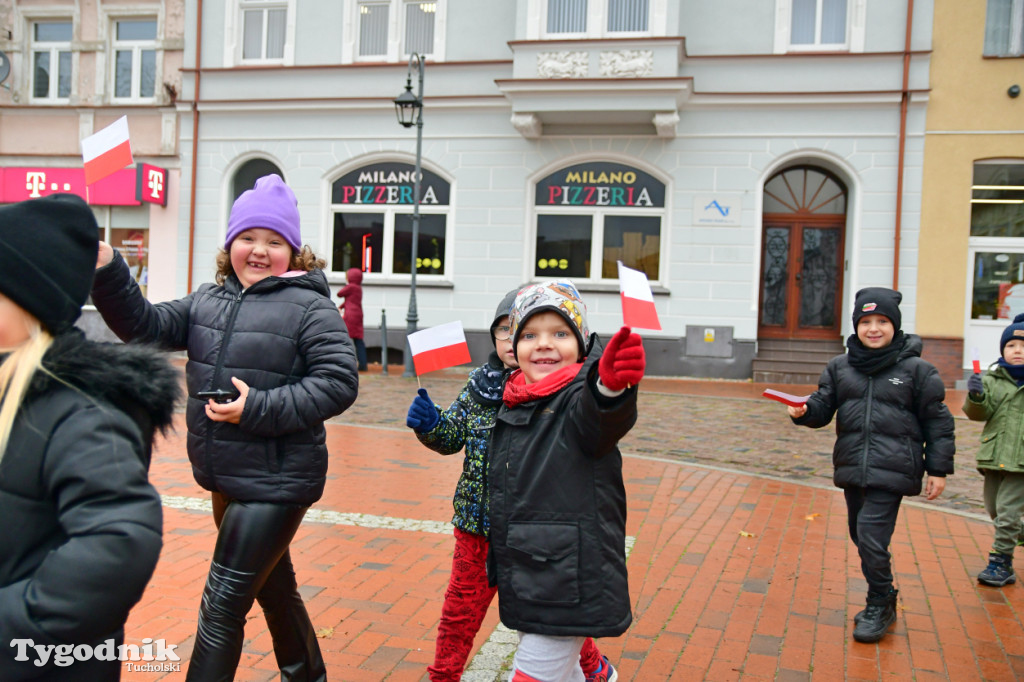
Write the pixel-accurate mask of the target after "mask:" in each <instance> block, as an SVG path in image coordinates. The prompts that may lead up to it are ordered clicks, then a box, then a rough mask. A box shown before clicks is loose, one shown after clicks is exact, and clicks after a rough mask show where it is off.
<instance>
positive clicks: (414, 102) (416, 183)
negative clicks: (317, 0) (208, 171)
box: [395, 52, 424, 377]
mask: <svg viewBox="0 0 1024 682" xmlns="http://www.w3.org/2000/svg"><path fill="white" fill-rule="evenodd" d="M423 66H424V64H423V57H422V56H421V55H419V54H417V53H415V52H413V53H412V55H410V57H409V70H408V71H407V72H406V75H405V92H403V93H402V94H401V95H399V96H398V97H396V98H395V114H396V115H397V116H398V122H399V123H400V124H401V125H402V126H403V127H405V128H411V127H412V126H413V125H414V124H415V125H416V172H415V173H413V189H412V253H411V254H410V256H409V275H410V280H409V312H408V313H406V315H405V335H406V342H405V371H404V372H403V373H402V376H403V377H413V376H416V369H415V367H414V366H413V363H412V353H411V352H410V351H409V341H408V336H409V334H413V333H415V332H416V323H417V322H419V315H418V314H417V313H416V258H417V255H418V254H417V253H416V252H417V251H418V248H417V247H418V246H419V240H420V175H422V173H421V171H420V161H421V158H422V154H423ZM413 67H415V68H416V71H417V72H418V73H419V81H420V83H419V85H420V87H419V91H418V94H416V95H414V94H412V70H413Z"/></svg>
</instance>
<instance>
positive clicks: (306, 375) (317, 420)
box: [92, 175, 359, 682]
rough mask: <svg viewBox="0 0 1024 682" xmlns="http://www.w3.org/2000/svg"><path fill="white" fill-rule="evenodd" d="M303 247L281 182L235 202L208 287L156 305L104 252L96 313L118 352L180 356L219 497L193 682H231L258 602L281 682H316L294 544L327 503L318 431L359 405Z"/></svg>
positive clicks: (336, 327)
mask: <svg viewBox="0 0 1024 682" xmlns="http://www.w3.org/2000/svg"><path fill="white" fill-rule="evenodd" d="M323 265H324V261H322V260H320V259H318V258H317V257H316V256H315V255H314V254H313V252H312V250H311V249H310V248H309V246H303V245H302V241H301V234H300V230H299V211H298V206H297V203H296V199H295V194H294V193H293V192H292V190H291V189H290V188H289V187H288V186H287V185H286V184H285V183H284V181H283V180H281V178H280V177H279V176H277V175H268V176H265V177H262V178H260V179H259V180H257V181H256V186H255V187H254V188H253V189H251V190H249V191H247V192H244V193H243V194H242V195H241V196H240V197H238V199H237V200H236V201H235V203H234V206H232V208H231V216H230V217H229V219H228V229H227V237H226V239H225V240H224V249H223V250H222V251H221V252H220V253H219V254H218V256H217V276H216V284H204V285H202V286H200V287H199V289H198V290H197V291H195V292H194V293H192V294H189V295H188V296H186V297H185V298H182V299H178V300H176V301H167V302H163V303H157V304H151V303H149V302H148V301H147V300H146V299H145V298H144V297H143V296H142V293H141V292H140V290H139V287H138V285H137V284H136V283H135V281H134V279H133V278H132V277H131V273H130V272H129V270H128V267H127V265H126V264H125V262H124V260H123V259H122V258H121V256H120V255H119V254H117V253H116V252H114V251H113V250H112V249H111V248H110V246H109V245H107V244H104V243H101V244H100V254H99V258H98V259H97V270H96V281H95V284H94V286H93V290H92V297H93V302H94V303H95V305H96V308H97V309H98V310H99V311H100V313H101V314H102V315H103V319H104V320H106V322H107V325H108V326H109V327H110V328H111V330H113V331H114V333H115V334H117V335H118V336H119V337H120V338H121V339H122V340H124V341H133V340H148V341H154V342H157V343H160V344H162V345H163V346H165V347H166V348H167V349H169V350H185V351H187V353H188V363H187V364H186V366H185V377H186V383H187V386H188V393H189V397H188V405H187V408H186V417H185V418H186V424H187V426H188V456H189V460H191V462H192V472H193V475H194V476H195V479H196V482H197V483H199V485H201V486H202V487H204V488H206V489H207V490H209V491H211V493H212V495H213V518H214V523H215V524H216V525H217V528H218V536H217V545H216V548H215V549H214V554H213V561H212V562H211V564H210V572H209V576H208V577H207V581H206V588H205V590H204V592H203V598H202V602H201V603H200V606H199V623H198V630H197V633H196V638H195V646H194V648H193V650H192V657H191V661H190V663H189V669H188V675H187V679H188V680H203V681H204V682H205V681H207V680H231V679H233V678H234V674H235V669H236V667H237V666H238V661H239V658H240V656H241V652H242V641H243V637H244V628H245V617H246V614H247V613H248V612H249V609H250V608H251V607H252V604H253V601H254V600H256V601H259V603H260V606H261V607H263V611H264V614H265V615H266V619H267V627H268V628H269V630H270V634H271V638H272V639H273V644H274V654H275V656H276V658H277V663H278V665H279V666H280V668H281V674H282V678H285V677H287V679H289V680H324V679H326V675H327V673H326V668H325V666H324V661H323V658H322V656H321V654H320V647H319V645H318V644H317V640H316V633H315V631H314V629H313V625H312V623H311V621H310V618H309V615H308V613H307V612H306V608H305V606H304V605H303V603H302V598H301V597H300V596H299V592H298V587H297V583H296V580H295V571H294V570H293V568H292V562H291V558H290V556H289V553H288V546H289V544H290V543H291V540H292V537H293V536H294V535H295V532H296V530H297V529H298V527H299V524H300V523H301V521H302V517H303V515H304V514H305V513H306V510H307V509H308V508H309V506H310V505H311V504H313V503H314V502H316V501H317V500H319V499H320V496H321V495H322V494H323V490H324V484H325V482H326V475H327V447H326V444H325V440H326V433H325V430H324V420H326V419H329V418H330V417H333V416H336V415H338V414H340V413H341V412H343V411H344V410H345V409H347V408H348V407H349V406H350V405H351V404H352V403H353V402H354V401H355V399H356V392H357V390H358V385H359V378H358V374H357V372H356V355H355V350H354V349H353V346H352V341H351V340H350V339H349V336H348V334H347V333H346V330H345V323H344V322H343V321H342V318H341V316H340V315H338V311H337V309H335V307H334V304H333V303H332V302H331V297H330V296H331V292H330V289H329V288H328V286H327V278H326V277H325V276H324V273H323V271H322V269H321V268H322V267H323Z"/></svg>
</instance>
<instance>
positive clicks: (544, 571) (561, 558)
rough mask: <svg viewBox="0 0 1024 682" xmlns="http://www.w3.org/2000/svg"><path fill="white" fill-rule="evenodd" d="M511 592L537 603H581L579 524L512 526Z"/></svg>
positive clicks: (509, 537)
mask: <svg viewBox="0 0 1024 682" xmlns="http://www.w3.org/2000/svg"><path fill="white" fill-rule="evenodd" d="M507 544H508V547H509V549H510V550H511V559H512V561H511V566H510V567H509V568H510V576H511V584H512V590H513V591H514V592H515V594H516V596H517V597H518V598H519V599H522V600H523V601H527V602H534V603H537V604H551V605H563V606H566V605H573V604H578V603H579V601H580V586H579V569H580V565H579V564H580V561H579V559H580V531H579V526H578V524H576V523H537V522H533V523H510V524H509V526H508V539H507Z"/></svg>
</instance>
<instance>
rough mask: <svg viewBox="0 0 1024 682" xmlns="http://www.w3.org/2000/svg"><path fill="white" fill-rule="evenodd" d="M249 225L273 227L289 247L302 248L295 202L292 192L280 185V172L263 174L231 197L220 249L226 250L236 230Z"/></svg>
mask: <svg viewBox="0 0 1024 682" xmlns="http://www.w3.org/2000/svg"><path fill="white" fill-rule="evenodd" d="M253 227H264V228H266V229H268V230H273V231H274V232H277V233H278V234H279V235H281V236H282V237H284V239H285V241H286V242H288V243H289V244H291V247H292V248H293V249H295V250H296V251H301V250H302V232H301V230H300V229H299V206H298V201H296V199H295V192H293V191H292V189H291V187H289V186H288V185H286V184H284V180H282V179H281V176H280V175H264V176H263V177H262V178H260V179H259V180H257V181H256V186H255V187H253V188H252V189H250V190H246V191H244V192H242V195H241V196H240V197H238V198H237V199H235V204H234V206H232V207H231V216H230V217H229V218H228V236H227V237H226V238H225V239H224V248H225V249H230V248H231V242H232V241H233V240H234V239H235V237H237V236H238V233H239V232H242V231H243V230H248V229H250V228H253Z"/></svg>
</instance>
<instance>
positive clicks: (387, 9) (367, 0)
mask: <svg viewBox="0 0 1024 682" xmlns="http://www.w3.org/2000/svg"><path fill="white" fill-rule="evenodd" d="M439 6H441V7H443V1H442V0H435V1H434V2H422V1H420V0H412V1H410V0H358V2H357V7H358V13H357V29H356V31H357V34H358V41H359V44H358V49H357V54H358V55H359V57H360V58H364V59H371V58H376V59H391V60H398V59H407V58H408V57H409V55H411V54H412V53H414V52H415V53H417V54H420V55H429V56H434V55H435V53H436V52H437V44H436V41H435V35H436V34H437V33H438V31H437V29H438V27H437V17H438V9H439Z"/></svg>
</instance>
